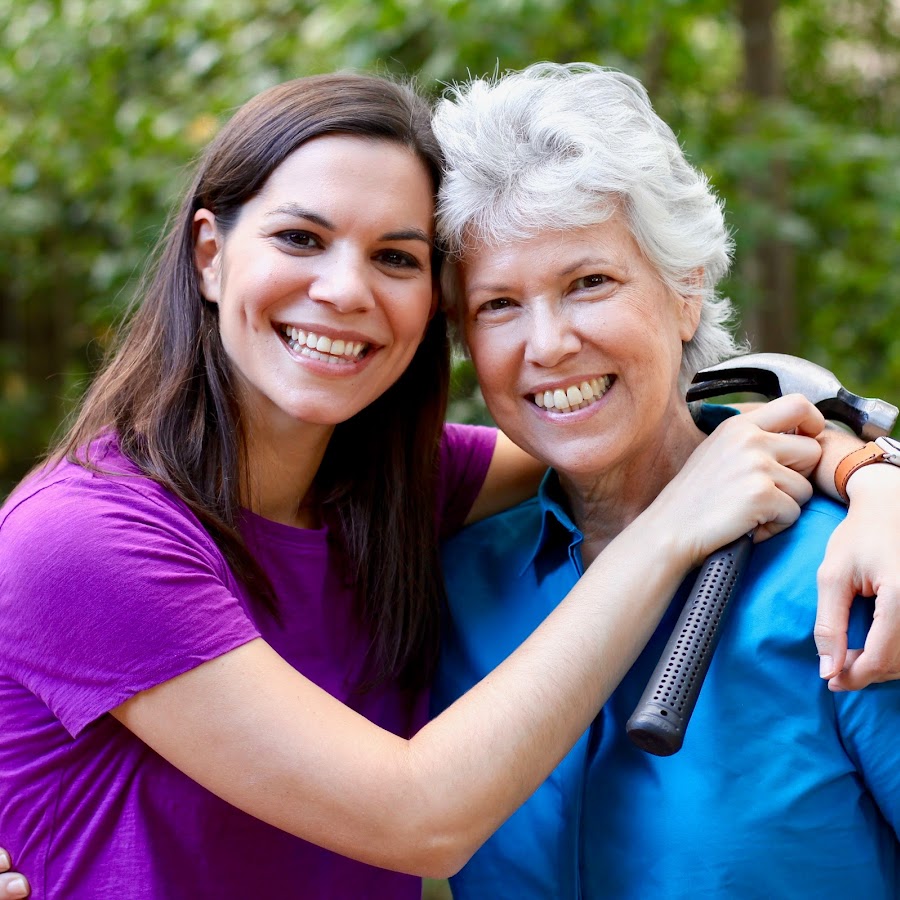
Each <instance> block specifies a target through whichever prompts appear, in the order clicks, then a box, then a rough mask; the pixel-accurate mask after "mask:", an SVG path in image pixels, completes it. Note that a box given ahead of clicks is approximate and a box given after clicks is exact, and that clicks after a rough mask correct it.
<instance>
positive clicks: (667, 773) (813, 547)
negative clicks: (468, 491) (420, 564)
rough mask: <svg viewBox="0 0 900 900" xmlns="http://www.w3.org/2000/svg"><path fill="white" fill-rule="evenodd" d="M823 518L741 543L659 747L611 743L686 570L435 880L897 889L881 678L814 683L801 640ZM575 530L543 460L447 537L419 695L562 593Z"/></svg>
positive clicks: (467, 889) (894, 773)
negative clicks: (567, 734) (432, 676)
mask: <svg viewBox="0 0 900 900" xmlns="http://www.w3.org/2000/svg"><path fill="white" fill-rule="evenodd" d="M842 517H843V508H842V507H840V506H838V505H836V504H833V503H832V502H831V501H829V500H827V499H825V498H822V497H816V498H814V499H813V500H812V501H811V502H810V503H809V504H808V505H807V506H806V508H805V509H804V512H803V514H802V515H801V518H800V521H799V522H798V523H797V524H796V525H794V526H793V527H792V528H791V529H789V530H788V531H786V532H784V533H783V534H781V535H779V536H777V537H775V538H772V539H770V540H769V541H766V542H765V543H763V544H761V545H758V546H757V547H755V548H754V551H753V555H752V557H751V562H750V565H749V568H748V571H747V572H746V573H745V575H744V578H743V581H742V584H741V588H740V594H739V596H738V598H737V599H736V601H735V603H734V604H733V608H732V609H731V610H730V612H729V614H728V619H727V622H726V625H725V629H724V633H723V635H722V638H721V641H720V643H719V646H718V648H717V650H716V653H715V656H714V658H713V662H712V665H711V667H710V670H709V673H708V675H707V678H706V683H705V685H704V687H703V690H702V692H701V695H700V699H699V702H698V704H697V708H696V711H695V713H694V716H693V718H692V721H691V724H690V727H689V728H688V731H687V735H686V738H685V742H684V747H683V749H682V750H681V751H680V752H679V753H678V754H676V755H675V756H672V757H666V758H660V757H655V756H651V755H648V754H645V753H643V752H642V751H640V750H638V749H637V748H636V747H634V746H633V745H632V744H631V742H630V740H629V739H628V737H627V736H626V734H625V722H626V720H627V719H628V717H629V716H630V714H631V713H632V711H633V710H634V707H635V706H636V704H637V702H638V699H639V698H640V696H641V694H642V693H643V690H644V688H645V686H646V683H647V680H648V679H649V677H650V674H651V672H652V671H653V669H654V667H655V665H656V662H657V660H658V658H659V655H660V653H661V652H662V649H663V647H664V645H665V643H666V641H667V639H668V636H669V634H670V633H671V631H672V628H673V625H674V623H675V620H676V619H677V617H678V614H679V612H680V610H681V607H682V606H683V604H684V601H685V599H686V597H687V593H688V590H689V587H690V581H691V579H688V581H687V582H686V583H685V585H683V586H682V589H681V590H680V591H679V594H678V595H677V597H676V598H675V600H674V601H673V603H672V605H671V608H670V609H669V611H668V613H667V615H666V617H665V618H664V620H663V621H662V623H661V624H660V626H659V628H658V630H657V632H656V633H655V635H654V636H653V638H652V639H651V641H650V643H649V644H648V646H647V649H646V650H645V652H644V653H643V654H642V655H641V657H640V658H639V659H638V661H637V662H636V663H635V664H634V666H633V668H632V669H631V671H630V672H629V673H628V674H627V675H626V677H625V679H624V680H623V682H622V684H621V685H620V686H619V688H618V689H617V690H616V691H615V692H614V694H613V695H612V697H611V698H610V700H609V701H608V703H607V704H606V705H605V706H604V707H603V709H602V710H601V711H600V714H599V716H598V717H597V719H596V720H595V722H594V723H593V725H592V726H591V728H590V729H589V730H588V731H587V732H586V733H585V734H583V735H582V736H581V738H580V739H579V741H578V743H577V744H576V746H575V747H574V748H573V750H572V751H571V752H570V753H569V754H568V755H567V756H566V757H565V759H564V760H563V761H562V762H561V763H560V765H559V766H558V767H557V768H556V769H555V770H554V772H553V773H552V774H551V776H550V777H549V778H548V779H547V780H546V781H545V782H544V784H542V785H541V787H540V788H539V789H538V790H537V792H536V793H535V794H534V796H533V797H532V798H531V799H530V800H529V801H527V802H526V803H525V805H524V806H523V807H522V808H521V809H520V810H518V811H517V812H516V813H514V814H513V816H512V817H511V818H510V819H509V820H508V821H507V822H506V823H505V824H504V825H503V826H502V827H501V828H500V830H499V831H498V832H497V833H496V834H495V835H494V836H493V837H492V838H491V839H489V840H488V842H487V843H486V844H485V845H484V847H483V848H482V849H481V850H479V852H478V853H476V854H475V856H474V857H473V859H472V860H471V862H470V863H469V864H468V865H467V866H466V867H465V868H464V869H463V871H462V872H461V873H460V874H459V875H458V876H457V877H456V878H455V879H453V881H452V886H453V891H454V897H456V898H461V900H467V898H485V900H487V898H505V897H509V898H516V900H548V898H581V897H584V898H591V900H594V898H600V897H610V898H634V900H647V898H663V900H667V898H697V897H704V898H706V897H713V898H728V900H743V898H748V900H749V898H766V900H771V898H799V897H803V898H805V897H814V898H816V900H828V898H835V900H838V898H839V900H847V897H860V898H866V900H887V898H898V897H900V853H898V842H897V828H898V825H900V760H898V753H897V751H895V750H894V743H895V740H896V736H897V734H898V733H900V682H892V683H888V684H883V685H875V686H872V687H869V688H867V689H866V690H865V691H862V692H857V693H847V694H832V693H830V692H829V691H828V689H827V687H826V685H825V683H824V682H823V681H822V680H821V679H820V678H819V677H818V662H817V658H816V648H815V644H814V641H813V638H812V629H813V622H814V620H815V609H816V596H817V594H816V583H815V575H816V568H817V566H818V563H819V562H820V560H821V559H822V556H823V554H824V550H825V544H826V542H827V540H828V537H829V536H830V534H831V532H832V531H833V529H834V527H835V526H836V525H837V524H838V523H839V522H840V521H841V519H842ZM581 540H582V536H581V533H580V531H579V530H578V528H577V527H576V526H575V523H574V522H573V521H572V519H571V517H570V515H569V512H568V509H567V506H566V503H565V499H564V496H563V494H562V492H561V490H560V488H559V484H558V481H557V479H556V477H555V474H554V473H552V472H550V473H548V475H547V477H546V478H545V480H544V484H543V485H542V487H541V490H540V493H539V496H538V497H537V498H535V499H533V500H530V501H528V502H527V503H524V504H522V505H521V506H518V507H516V508H514V509H512V510H509V511H507V512H505V513H503V514H501V515H498V516H494V517H492V518H490V519H487V520H485V521H483V522H480V523H478V524H476V525H474V526H472V527H470V528H468V529H466V530H465V531H464V532H462V533H461V534H460V535H459V536H457V537H456V538H454V539H453V540H452V541H450V542H449V543H448V544H447V546H446V548H445V554H444V562H445V570H446V574H447V583H448V591H449V598H450V612H449V616H448V620H447V623H446V631H445V635H444V644H443V647H444V649H443V654H442V659H441V664H440V671H439V673H438V678H437V682H436V685H435V690H434V707H435V711H439V710H440V709H443V708H445V707H446V706H447V705H449V704H450V703H451V702H452V701H453V700H454V699H456V698H457V697H458V696H459V695H460V694H462V693H464V692H465V691H466V690H467V689H468V688H469V687H471V686H472V685H473V684H474V683H475V682H477V681H478V680H479V679H481V678H482V677H483V676H484V675H485V674H487V673H488V672H489V671H490V670H491V669H493V668H494V667H495V666H497V665H498V664H499V663H500V662H502V661H503V659H505V658H506V656H508V655H509V654H510V653H511V652H512V651H513V650H515V648H516V647H517V646H518V645H519V644H520V643H521V642H522V641H523V640H524V639H525V638H526V637H527V636H528V635H529V634H530V633H531V632H532V631H533V630H534V629H535V627H536V626H537V625H538V624H539V623H540V622H541V621H542V620H543V618H544V617H545V616H546V615H547V614H548V613H549V612H550V611H551V610H552V609H553V608H554V606H555V605H556V604H557V603H558V602H559V601H560V600H561V599H562V598H563V597H564V596H565V595H566V594H567V593H568V591H569V590H570V589H571V587H572V586H573V585H574V583H575V581H576V580H577V579H578V577H579V576H580V575H581V573H582V565H581V556H580V544H581ZM652 564H653V548H652V547H648V548H647V560H646V565H652ZM871 613H872V602H871V601H865V600H860V599H858V600H857V601H856V603H855V604H854V608H853V613H852V617H851V643H850V646H862V644H863V642H864V638H865V634H866V631H867V629H868V625H869V623H870V621H871Z"/></svg>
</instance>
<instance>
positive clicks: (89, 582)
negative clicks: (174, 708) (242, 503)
mask: <svg viewBox="0 0 900 900" xmlns="http://www.w3.org/2000/svg"><path fill="white" fill-rule="evenodd" d="M258 634H259V633H258V631H257V629H256V627H255V626H254V625H253V623H252V622H251V621H250V619H249V618H248V616H247V614H246V612H245V610H244V608H243V606H242V604H241V602H240V600H239V599H238V597H237V595H236V589H235V585H234V581H233V579H232V578H231V576H230V573H229V571H228V570H227V567H226V565H225V562H224V559H223V557H222V556H221V553H220V552H219V551H218V548H217V547H216V546H215V544H214V543H213V542H212V540H211V538H210V537H209V535H208V534H207V533H206V531H205V530H204V529H203V528H202V526H201V525H200V523H199V522H198V521H197V520H196V519H195V518H194V517H193V515H192V514H191V513H190V512H189V511H188V510H187V509H186V508H185V507H184V506H183V505H182V504H181V503H180V502H179V501H177V500H176V499H175V498H174V497H171V496H170V495H168V494H167V493H166V492H165V491H164V490H163V489H162V488H160V487H159V486H157V485H155V484H153V483H152V482H149V481H148V480H147V479H144V478H141V477H132V478H127V477H125V478H119V477H103V476H100V475H97V474H95V473H90V472H86V471H85V470H83V469H82V470H79V473H78V474H73V475H69V476H68V477H65V478H62V479H60V480H57V481H54V482H51V483H49V484H47V485H46V486H41V487H38V488H37V489H34V490H33V491H31V492H29V493H27V494H26V495H25V496H24V497H22V496H18V497H16V498H15V502H14V503H13V504H11V505H8V507H7V509H6V510H4V513H3V517H2V519H0V666H2V668H3V670H5V671H6V672H8V673H9V674H10V675H11V676H12V677H14V678H16V679H17V680H18V681H20V682H21V683H22V684H23V685H24V686H25V687H26V688H28V689H29V690H30V691H31V692H32V693H34V694H35V695H36V696H37V697H39V698H40V699H41V700H42V701H43V702H44V703H45V704H46V705H47V707H48V708H49V709H50V710H51V712H53V714H54V715H55V716H56V717H57V718H58V719H59V720H60V721H61V722H62V724H63V725H64V726H65V728H66V729H67V730H68V731H69V732H70V734H72V735H73V736H75V735H77V734H78V733H79V732H80V731H81V730H82V729H84V728H85V726H87V725H88V724H89V723H90V722H92V721H93V720H94V719H96V718H97V717H98V716H100V715H102V714H104V713H106V712H108V711H109V710H111V709H113V708H114V707H116V706H117V705H119V704H120V703H122V702H124V701H125V700H127V699H128V698H129V697H131V696H133V695H134V694H136V693H138V692H140V691H142V690H145V689H147V688H149V687H152V686H154V685H156V684H160V683H162V682H164V681H167V680H169V679H171V678H174V677H175V676H176V675H180V674H182V673H183V672H186V671H188V670H190V669H192V668H194V667H196V666H198V665H200V664H201V663H203V662H206V661H207V660H210V659H213V658H215V657H217V656H220V655H221V654H223V653H226V652H228V651H229V650H232V649H234V648H235V647H237V646H240V645H241V644H243V643H246V642H247V641H249V640H252V639H253V638H254V637H257V636H258Z"/></svg>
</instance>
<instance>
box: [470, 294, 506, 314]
mask: <svg viewBox="0 0 900 900" xmlns="http://www.w3.org/2000/svg"><path fill="white" fill-rule="evenodd" d="M510 306H512V300H510V299H508V298H507V297H495V298H494V299H493V300H488V302H487V303H482V304H481V306H479V307H478V310H479V312H480V311H481V310H484V311H485V312H492V311H494V310H498V309H509V307H510Z"/></svg>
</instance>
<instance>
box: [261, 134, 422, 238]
mask: <svg viewBox="0 0 900 900" xmlns="http://www.w3.org/2000/svg"><path fill="white" fill-rule="evenodd" d="M294 200H301V201H302V202H303V203H304V205H307V204H309V203H315V204H316V205H320V206H325V207H331V206H334V207H337V208H347V207H352V208H355V209H356V210H357V211H363V210H368V211H369V212H370V213H371V214H378V213H380V212H384V213H385V214H390V215H393V216H401V217H405V218H406V219H408V220H410V222H412V220H418V221H416V223H415V224H417V225H418V226H419V227H420V228H425V229H427V230H428V231H429V232H430V231H431V230H432V219H433V216H434V188H433V185H432V181H431V175H430V173H429V171H428V169H427V167H426V165H425V163H424V162H423V161H422V160H421V159H420V158H419V157H418V156H417V155H416V154H415V153H414V152H413V151H412V150H411V149H409V148H408V147H405V146H403V145H402V144H400V143H397V142H395V141H390V140H383V139H377V138H366V137H358V136H355V135H342V134H341V135H323V136H321V137H317V138H313V139H312V140H311V141H307V142H306V143H305V144H303V145H302V146H300V147H298V148H297V149H296V150H294V151H293V153H291V154H290V155H289V156H287V157H286V158H285V159H284V161H283V162H282V163H281V164H280V165H278V166H277V168H275V169H274V170H273V172H272V174H271V175H270V176H269V177H268V179H267V180H266V182H265V184H264V185H263V187H262V190H261V191H260V192H259V193H258V194H257V195H256V197H255V198H253V200H252V201H250V202H251V203H253V202H254V201H258V203H257V205H258V206H260V207H263V206H264V207H271V206H272V205H277V204H279V203H282V202H289V201H294Z"/></svg>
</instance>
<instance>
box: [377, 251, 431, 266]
mask: <svg viewBox="0 0 900 900" xmlns="http://www.w3.org/2000/svg"><path fill="white" fill-rule="evenodd" d="M378 256H379V257H380V258H381V261H382V262H383V263H384V264H385V265H386V266H390V267H391V268H392V269H419V270H421V269H422V264H421V263H420V262H419V260H418V259H416V257H415V256H412V255H410V254H409V253H403V252H402V251H401V250H382V251H380V252H379V253H378ZM387 257H393V260H394V261H393V262H391V261H388V259H387Z"/></svg>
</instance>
